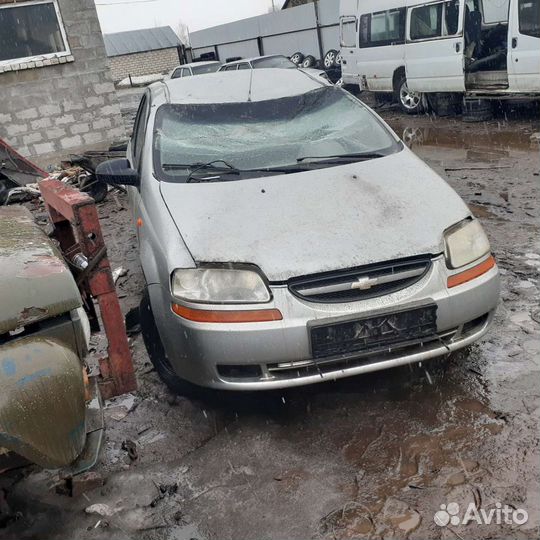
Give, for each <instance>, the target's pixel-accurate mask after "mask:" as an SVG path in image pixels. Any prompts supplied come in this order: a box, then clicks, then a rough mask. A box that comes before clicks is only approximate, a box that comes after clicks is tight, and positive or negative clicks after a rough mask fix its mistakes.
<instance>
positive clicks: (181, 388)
mask: <svg viewBox="0 0 540 540" xmlns="http://www.w3.org/2000/svg"><path fill="white" fill-rule="evenodd" d="M139 313H140V321H141V332H142V336H143V340H144V346H145V347H146V351H147V352H148V356H149V357H150V360H151V362H152V364H153V365H154V367H155V368H156V371H157V373H158V375H159V377H160V378H161V380H162V381H163V382H164V383H165V384H166V385H167V386H168V387H169V389H170V390H171V391H172V392H174V393H175V394H181V395H184V396H193V395H195V394H196V393H197V391H199V390H202V389H200V388H199V387H198V386H196V385H194V384H192V383H190V382H188V381H186V380H184V379H182V378H181V377H179V376H178V375H177V374H176V372H175V371H174V369H173V367H172V366H171V363H170V362H169V360H168V358H167V354H166V353H165V349H164V347H163V343H162V342H161V338H160V336H159V331H158V329H157V326H156V322H155V319H154V314H153V313H152V306H151V305H150V297H149V295H148V289H145V291H144V294H143V297H142V300H141V303H140V305H139Z"/></svg>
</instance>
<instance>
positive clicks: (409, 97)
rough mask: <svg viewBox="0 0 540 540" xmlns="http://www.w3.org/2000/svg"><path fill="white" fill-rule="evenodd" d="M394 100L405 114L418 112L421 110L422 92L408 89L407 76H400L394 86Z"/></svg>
mask: <svg viewBox="0 0 540 540" xmlns="http://www.w3.org/2000/svg"><path fill="white" fill-rule="evenodd" d="M396 100H397V102H398V103H399V106H400V108H401V110H402V111H403V112H404V113H407V114H420V113H421V112H423V110H424V107H423V105H422V94H420V93H419V92H413V91H412V90H409V87H408V86H407V78H406V77H405V76H402V77H401V79H400V80H399V82H398V84H397V87H396Z"/></svg>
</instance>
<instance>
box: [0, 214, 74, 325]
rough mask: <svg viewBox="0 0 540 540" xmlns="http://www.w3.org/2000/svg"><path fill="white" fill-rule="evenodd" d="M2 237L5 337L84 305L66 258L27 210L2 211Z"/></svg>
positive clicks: (0, 275) (0, 264)
mask: <svg viewBox="0 0 540 540" xmlns="http://www.w3.org/2000/svg"><path fill="white" fill-rule="evenodd" d="M0 231H2V234H1V236H0V283H1V286H2V293H1V295H2V302H1V304H0V335H1V334H5V333H7V332H12V331H15V330H17V329H21V328H24V327H26V326H28V325H31V324H33V323H37V322H39V321H42V320H45V319H50V318H51V317H55V316H57V315H61V314H63V313H66V312H69V311H70V310H71V309H75V308H77V307H79V306H80V305H81V303H82V302H81V297H80V294H79V291H78V290H77V287H76V285H75V282H74V281H73V276H72V275H71V272H70V271H69V269H68V267H67V266H66V264H65V263H64V261H63V259H62V255H61V254H60V253H59V252H58V251H57V250H56V249H55V248H54V246H53V245H52V244H51V242H50V241H49V239H48V238H47V236H46V235H45V234H44V233H43V231H42V230H41V229H40V228H39V226H38V225H37V224H36V223H35V221H34V220H33V218H32V215H31V214H30V212H29V211H28V210H27V209H26V208H24V207H22V206H10V207H2V208H0Z"/></svg>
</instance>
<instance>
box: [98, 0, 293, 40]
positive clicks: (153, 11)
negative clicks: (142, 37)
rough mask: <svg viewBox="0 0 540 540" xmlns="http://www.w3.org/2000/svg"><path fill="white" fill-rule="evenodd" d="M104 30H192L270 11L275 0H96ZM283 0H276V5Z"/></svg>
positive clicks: (107, 31) (108, 31) (106, 31)
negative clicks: (179, 26) (149, 28)
mask: <svg viewBox="0 0 540 540" xmlns="http://www.w3.org/2000/svg"><path fill="white" fill-rule="evenodd" d="M95 1H96V6H97V9H98V15H99V21H100V23H101V29H102V31H103V33H105V34H107V33H111V32H122V31H124V30H135V29H138V28H148V27H153V26H171V27H172V28H173V30H175V31H176V30H177V29H178V24H179V23H181V22H182V23H184V24H186V25H187V26H188V27H189V30H190V31H191V32H194V31H195V30H200V29H201V28H208V27H210V26H215V25H217V24H221V23H226V22H230V21H236V20H239V19H245V18H246V17H253V16H255V15H261V14H262V13H268V10H269V8H270V7H271V6H272V0H133V1H129V0H95ZM282 3H283V0H275V4H276V6H278V5H280V4H282Z"/></svg>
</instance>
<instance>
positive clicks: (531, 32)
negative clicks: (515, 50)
mask: <svg viewBox="0 0 540 540" xmlns="http://www.w3.org/2000/svg"><path fill="white" fill-rule="evenodd" d="M518 9H519V33H520V34H524V35H526V36H532V37H537V38H540V0H519V4H518Z"/></svg>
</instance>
